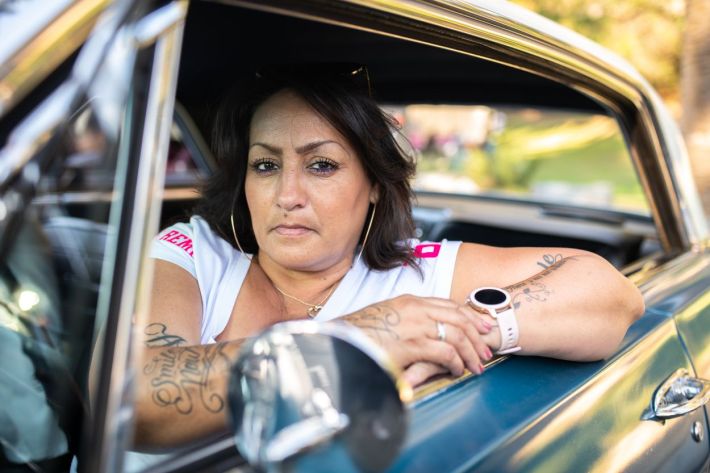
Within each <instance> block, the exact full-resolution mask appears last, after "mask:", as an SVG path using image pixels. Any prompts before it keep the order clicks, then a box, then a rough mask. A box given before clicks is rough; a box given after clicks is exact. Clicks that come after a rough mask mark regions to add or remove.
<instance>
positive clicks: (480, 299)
mask: <svg viewBox="0 0 710 473" xmlns="http://www.w3.org/2000/svg"><path fill="white" fill-rule="evenodd" d="M470 300H471V301H472V302H473V303H474V304H476V305H478V306H481V307H485V308H487V309H500V308H501V307H505V306H507V305H508V304H510V294H508V292H507V291H504V290H503V289H499V288H497V287H480V288H478V289H476V290H474V291H473V292H472V293H471V296H470Z"/></svg>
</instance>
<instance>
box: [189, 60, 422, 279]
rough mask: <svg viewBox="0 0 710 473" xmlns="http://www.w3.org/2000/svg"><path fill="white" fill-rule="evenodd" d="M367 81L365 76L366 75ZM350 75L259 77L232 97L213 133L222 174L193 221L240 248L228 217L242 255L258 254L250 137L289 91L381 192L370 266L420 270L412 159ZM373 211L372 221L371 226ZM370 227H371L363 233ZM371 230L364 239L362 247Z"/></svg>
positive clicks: (210, 184) (367, 257) (205, 190)
mask: <svg viewBox="0 0 710 473" xmlns="http://www.w3.org/2000/svg"><path fill="white" fill-rule="evenodd" d="M365 73H367V71H365ZM354 79H355V78H353V77H351V75H350V74H332V73H330V74H326V73H322V71H321V70H319V69H318V68H317V67H316V68H310V69H308V71H307V72H306V71H289V72H288V73H281V74H277V75H272V76H263V75H262V76H260V77H255V78H254V79H253V80H251V81H249V83H247V84H242V85H240V86H239V87H235V89H234V90H233V91H232V92H231V93H230V94H229V95H228V96H227V98H226V99H225V100H223V101H222V103H221V105H220V109H219V112H218V113H217V117H216V119H215V124H214V127H213V133H212V149H213V152H214V154H215V158H216V162H217V169H216V170H215V172H214V173H213V174H212V175H211V176H210V177H209V178H208V179H207V180H206V181H205V183H204V185H203V187H202V198H201V199H200V200H199V202H198V204H197V205H196V207H195V209H194V211H193V213H195V214H197V215H200V216H202V217H203V218H204V219H205V220H206V221H207V222H208V223H209V225H210V226H211V227H212V229H213V230H214V231H216V232H217V233H218V234H219V235H221V236H222V238H224V239H225V240H227V241H228V242H230V243H231V244H232V246H234V247H235V248H237V246H236V243H235V242H234V238H233V236H232V229H231V224H230V214H231V213H232V212H234V223H235V227H236V232H237V235H238V237H239V242H240V244H241V246H242V248H243V249H244V251H246V252H249V253H255V252H256V251H257V249H258V246H257V242H256V239H255V237H254V232H253V229H252V225H251V215H250V213H249V208H248V207H247V202H246V196H245V193H244V181H245V177H246V172H247V155H248V150H249V129H250V126H251V120H252V117H253V115H254V112H255V111H256V109H257V108H258V107H259V105H261V104H262V103H263V102H264V101H266V100H267V99H268V98H269V97H271V96H273V95H274V94H276V93H277V92H279V91H282V90H290V91H293V92H295V93H296V94H297V95H299V96H300V97H301V98H302V99H303V100H305V101H306V102H307V103H308V104H310V106H311V107H313V109H314V110H315V111H316V112H317V113H319V114H320V115H321V116H322V117H323V118H325V119H326V120H327V121H328V122H329V123H330V124H331V126H333V127H334V128H335V129H336V130H338V132H340V133H341V134H342V136H343V137H345V139H347V140H348V143H349V144H350V146H352V148H353V149H354V150H355V152H356V153H357V156H358V158H359V159H360V162H361V163H362V165H363V167H364V169H365V172H366V174H367V177H368V178H369V179H370V182H371V183H372V184H375V185H377V188H378V197H379V198H378V201H377V204H376V206H377V211H376V212H375V217H374V220H373V223H372V228H371V230H370V235H369V236H368V240H367V244H366V245H365V249H364V251H363V259H364V262H365V264H367V266H368V267H370V268H371V269H376V270H384V269H389V268H393V267H395V266H399V265H402V264H409V265H412V266H413V267H415V268H418V265H417V262H416V260H415V259H414V257H413V255H412V252H411V249H410V248H409V246H408V245H406V244H403V243H404V241H406V239H408V238H411V237H412V236H413V234H414V222H413V219H412V209H411V202H412V190H411V186H410V182H409V181H410V178H412V177H413V176H414V172H415V166H414V162H413V159H412V158H411V157H410V156H408V155H407V153H405V152H404V151H403V150H402V148H401V147H400V146H399V144H398V143H397V141H396V139H395V134H394V133H395V132H398V131H399V129H398V126H397V123H396V121H395V120H394V118H392V117H391V116H389V115H388V114H386V113H385V112H384V111H382V109H380V107H379V106H378V105H377V103H376V102H375V100H374V99H373V98H372V97H371V96H370V94H371V89H370V84H369V77H367V79H368V81H367V86H366V87H363V86H361V85H358V84H357V83H356V81H355V80H354ZM372 211H373V208H372V205H371V206H370V209H369V211H368V214H367V219H366V222H368V221H369V218H370V215H371V212H372ZM365 227H366V225H365ZM365 230H366V228H363V233H362V234H361V235H360V241H362V239H363V236H364V233H365Z"/></svg>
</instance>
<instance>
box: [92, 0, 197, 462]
mask: <svg viewBox="0 0 710 473" xmlns="http://www.w3.org/2000/svg"><path fill="white" fill-rule="evenodd" d="M187 5H188V0H175V1H173V2H171V3H169V4H167V5H165V6H163V7H161V8H159V9H157V10H155V11H153V12H150V13H148V14H147V15H146V16H144V17H143V18H141V19H139V20H138V22H137V23H135V24H133V25H131V30H130V35H131V38H132V40H133V44H134V46H136V47H146V46H151V45H152V41H155V50H154V53H153V56H152V57H153V59H152V71H151V75H150V82H149V86H148V87H149V89H148V96H147V102H146V108H145V115H146V118H145V121H144V122H143V126H142V130H136V132H138V133H140V134H141V137H140V156H139V157H138V161H137V163H136V164H137V170H136V173H135V182H134V184H135V189H134V192H133V194H131V195H128V194H126V193H125V186H124V187H122V188H120V189H119V192H120V193H122V196H121V197H120V199H121V200H122V202H120V207H121V208H120V209H114V208H113V207H112V210H111V214H112V215H111V217H110V221H111V226H112V227H113V228H120V226H119V225H120V223H121V221H127V222H130V227H129V228H128V229H127V230H125V231H124V230H123V229H120V230H119V231H118V232H120V235H118V234H116V235H113V238H114V239H115V238H117V237H120V239H119V241H118V242H114V245H115V247H116V248H118V246H119V245H124V247H123V253H122V254H124V255H125V258H124V259H123V260H122V261H117V262H116V266H115V268H113V269H114V270H115V276H114V283H113V287H112V289H111V290H110V294H102V296H101V297H100V301H99V305H100V307H99V311H100V312H103V313H108V314H109V315H110V316H111V317H112V318H113V320H111V321H110V322H112V323H110V324H109V325H108V329H111V328H113V329H114V332H113V333H112V334H111V336H110V337H106V340H105V344H104V346H103V347H102V352H101V360H100V369H99V373H100V376H101V378H100V379H99V380H97V387H98V391H97V392H98V394H97V399H96V402H94V408H95V409H96V410H97V411H100V412H96V411H94V413H95V414H98V415H97V416H96V418H95V419H93V420H92V422H93V426H92V427H93V428H91V429H90V431H91V432H92V434H91V438H90V439H88V440H89V443H90V446H89V448H88V450H89V452H88V455H87V456H86V458H85V461H84V463H83V468H84V469H85V471H120V470H121V468H122V464H123V452H124V448H125V447H126V445H125V442H126V440H127V438H129V436H130V432H129V431H128V430H127V429H129V428H131V427H132V426H131V423H130V422H131V418H132V407H131V405H130V404H128V403H130V402H131V400H132V386H133V385H132V381H133V378H132V371H133V369H132V366H134V363H135V360H134V359H133V358H132V357H133V356H134V355H135V350H131V339H132V337H131V335H132V326H133V317H134V315H135V316H136V317H137V318H138V319H140V318H141V316H142V314H144V313H145V312H146V311H147V310H148V302H149V299H148V297H149V294H150V287H149V285H148V287H146V285H145V284H144V283H145V281H149V280H150V276H151V270H152V268H151V267H150V265H148V264H144V261H145V256H146V255H147V251H148V248H149V244H150V241H151V240H152V237H153V235H154V234H155V233H156V231H157V229H158V221H159V216H160V202H161V199H162V190H163V182H164V180H165V175H164V174H165V165H166V160H167V154H168V153H167V148H168V144H169V138H170V127H171V125H172V113H173V103H174V100H175V90H176V86H177V71H178V64H179V57H180V52H181V47H182V35H183V27H184V19H185V16H186V14H187ZM146 32H148V34H146ZM124 139H126V140H130V137H126V138H124ZM123 152H127V149H123ZM119 153H121V151H119ZM126 158H127V157H126ZM124 184H125V183H124ZM114 210H116V211H115V212H114ZM125 210H129V211H130V215H129V217H128V218H127V219H124V218H125V217H124V215H123V213H124V211H125ZM105 269H106V268H105ZM102 279H103V277H102ZM117 279H118V281H116V280H117ZM109 307H111V308H112V309H109ZM143 316H144V315H143Z"/></svg>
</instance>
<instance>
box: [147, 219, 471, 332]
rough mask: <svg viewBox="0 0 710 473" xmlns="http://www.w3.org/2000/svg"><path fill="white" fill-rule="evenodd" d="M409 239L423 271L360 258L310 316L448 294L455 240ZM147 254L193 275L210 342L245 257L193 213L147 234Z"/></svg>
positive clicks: (222, 322)
mask: <svg viewBox="0 0 710 473" xmlns="http://www.w3.org/2000/svg"><path fill="white" fill-rule="evenodd" d="M410 244H411V246H412V248H413V251H414V254H415V256H416V257H418V258H419V266H420V268H421V270H422V275H423V277H422V275H420V274H419V272H418V271H416V270H415V269H414V268H412V267H410V266H406V265H403V266H399V267H396V268H393V269H389V270H385V271H376V270H371V269H369V268H368V267H367V266H366V265H365V263H364V262H363V261H362V260H360V261H359V262H358V263H357V264H355V265H354V266H353V267H352V268H351V269H350V270H349V271H348V272H347V274H346V275H345V277H344V278H343V280H342V281H341V282H340V284H339V285H338V286H337V288H336V289H335V291H334V292H333V294H332V295H331V296H330V298H329V299H328V300H327V301H326V303H325V305H324V306H323V309H322V310H321V311H320V312H319V313H318V315H317V316H316V317H315V320H318V321H327V320H332V319H335V318H337V317H340V316H343V315H346V314H349V313H351V312H355V311H356V310H358V309H361V308H363V307H366V306H368V305H370V304H373V303H375V302H379V301H382V300H385V299H391V298H393V297H396V296H399V295H402V294H413V295H416V296H425V297H442V298H448V297H449V295H450V293H451V284H452V282H453V276H454V266H455V263H456V254H457V252H458V249H459V246H460V245H461V242H449V241H446V240H444V241H442V242H440V243H434V242H423V243H420V242H419V241H417V240H411V241H410ZM150 256H151V257H153V258H158V259H162V260H165V261H169V262H171V263H174V264H177V265H178V266H180V267H181V268H183V269H184V270H185V271H187V272H188V273H190V274H191V275H192V277H194V278H195V279H196V280H197V285H198V286H199V288H200V294H201V295H202V314H203V315H202V328H201V334H200V340H201V343H214V341H215V338H216V337H217V336H218V335H219V334H220V333H222V331H224V328H225V327H226V326H227V322H228V321H229V317H230V316H231V314H232V309H233V308H234V303H235V301H236V300H237V296H238V295H239V291H240V289H241V287H242V283H243V282H244V278H245V277H246V274H247V271H248V270H249V265H250V264H251V258H250V257H247V256H245V255H244V254H243V253H241V252H239V251H238V250H236V249H234V247H232V245H230V244H229V243H228V242H226V241H225V240H224V239H222V237H220V236H219V235H217V234H216V233H215V232H213V231H212V229H211V228H210V227H209V225H208V224H207V222H206V221H205V220H204V219H203V218H201V217H199V216H194V217H192V218H191V219H190V222H189V223H178V224H175V225H173V226H170V227H168V228H166V229H165V230H163V231H162V232H160V234H159V235H158V236H156V237H155V239H154V240H153V244H152V247H151V250H150ZM249 256H251V255H249Z"/></svg>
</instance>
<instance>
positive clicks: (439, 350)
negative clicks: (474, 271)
mask: <svg viewBox="0 0 710 473" xmlns="http://www.w3.org/2000/svg"><path fill="white" fill-rule="evenodd" d="M344 319H345V320H346V321H347V322H349V323H351V324H352V325H354V326H356V327H358V328H360V329H362V330H364V331H365V333H366V334H367V335H368V336H370V338H372V339H373V340H375V341H376V342H377V343H378V344H379V345H380V346H382V347H383V348H385V350H387V352H389V354H390V355H391V356H392V358H393V359H394V361H395V362H396V363H397V364H398V365H399V366H400V367H401V368H402V369H404V370H405V378H406V379H407V380H408V381H410V382H412V384H414V385H416V384H419V383H421V382H423V381H424V380H425V379H426V378H428V377H430V376H431V375H433V374H437V373H440V372H447V371H448V372H450V373H451V374H453V375H454V376H460V375H462V374H463V372H464V369H465V368H467V369H468V370H469V371H471V372H473V373H477V374H481V373H482V372H483V364H482V360H483V361H485V360H489V359H491V358H492V356H493V355H492V352H491V349H490V348H489V346H488V345H487V344H486V342H485V341H484V340H483V338H482V336H481V334H487V333H489V332H490V331H491V328H492V327H491V325H490V324H489V323H488V322H486V321H485V320H483V319H482V318H480V317H478V316H477V315H476V313H475V312H474V311H473V309H471V308H470V307H468V306H461V305H459V304H457V303H455V302H453V301H451V300H449V299H440V298H435V297H417V296H412V295H402V296H399V297H395V298H394V299H389V300H386V301H383V302H379V303H377V304H373V305H370V306H367V307H365V308H364V309H361V310H359V311H357V312H355V313H352V314H350V315H347V316H345V317H344ZM439 323H441V324H443V334H445V336H444V337H440V330H439V325H438V324H439Z"/></svg>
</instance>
